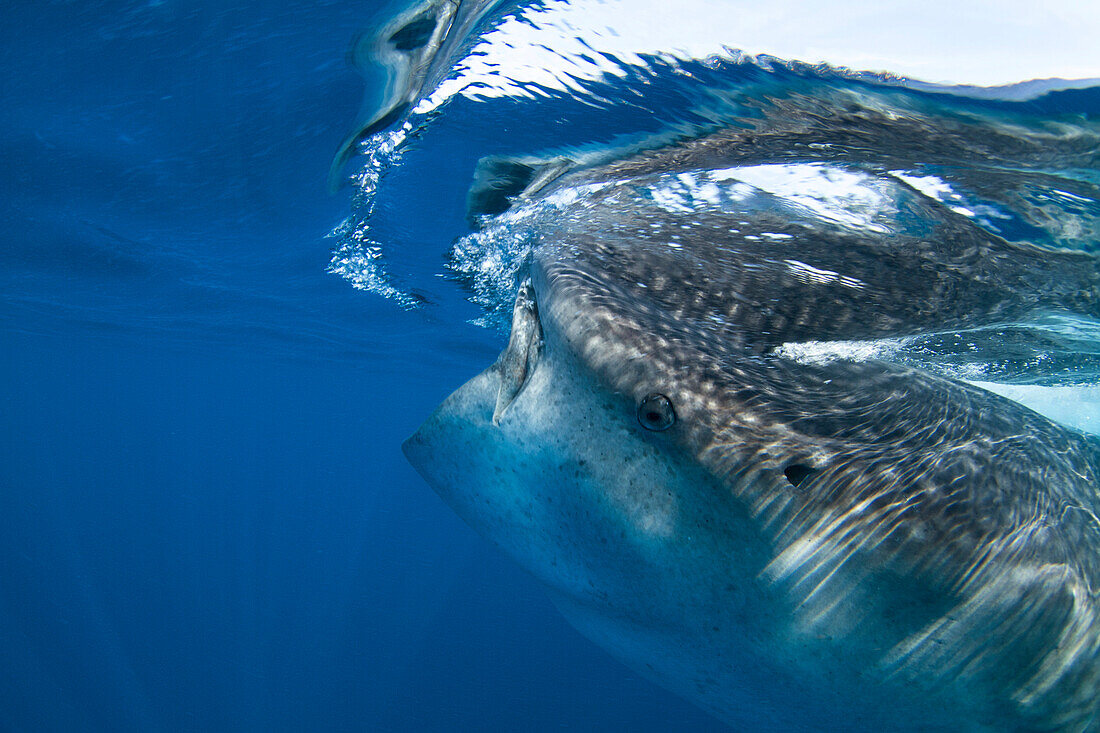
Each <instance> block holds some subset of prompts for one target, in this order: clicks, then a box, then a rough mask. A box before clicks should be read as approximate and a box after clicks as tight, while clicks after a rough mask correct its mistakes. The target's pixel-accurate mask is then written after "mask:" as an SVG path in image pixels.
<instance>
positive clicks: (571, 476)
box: [404, 173, 1100, 731]
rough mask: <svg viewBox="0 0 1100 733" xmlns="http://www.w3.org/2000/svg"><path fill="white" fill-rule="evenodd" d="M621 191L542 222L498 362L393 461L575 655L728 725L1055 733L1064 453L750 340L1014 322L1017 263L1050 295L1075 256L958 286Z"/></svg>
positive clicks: (928, 248)
mask: <svg viewBox="0 0 1100 733" xmlns="http://www.w3.org/2000/svg"><path fill="white" fill-rule="evenodd" d="M586 175H587V174H586ZM631 175H632V176H634V177H632V178H630V179H629V180H626V181H625V182H624V183H623V185H618V184H608V187H607V188H605V189H602V190H601V191H600V192H599V193H598V195H596V196H594V197H590V198H588V199H586V200H585V201H584V202H583V204H581V205H577V206H575V207H574V208H568V207H567V208H566V209H564V210H559V211H558V215H557V216H556V218H555V220H554V222H553V224H551V225H547V226H545V227H544V229H543V231H542V237H541V239H540V243H539V244H538V245H537V246H535V248H534V250H533V251H532V252H531V255H530V269H529V278H530V279H529V282H528V283H527V284H525V285H524V286H523V287H521V289H520V292H519V295H518V297H517V299H516V302H515V306H514V309H513V319H512V332H511V337H510V340H509V343H508V346H507V347H506V348H505V350H504V352H503V353H502V354H501V356H500V358H499V359H498V360H497V361H496V362H495V363H494V364H493V365H491V366H490V367H489V368H488V369H487V370H486V371H484V372H482V373H481V374H479V375H478V376H476V377H474V378H473V379H472V380H471V381H469V382H468V383H467V384H465V385H464V386H462V387H461V388H460V389H458V390H457V391H456V392H455V393H454V394H452V395H451V396H450V397H449V398H447V399H446V400H445V401H444V402H443V403H442V404H441V405H440V406H439V408H438V409H437V410H436V411H435V412H434V414H432V415H431V416H430V417H429V418H428V419H427V421H426V422H425V423H424V424H423V426H422V427H421V428H420V429H419V430H418V431H417V433H416V434H415V435H413V436H412V437H411V438H410V439H409V440H408V441H407V442H406V443H405V445H404V450H405V453H406V455H407V456H408V458H409V460H410V462H411V463H412V464H413V466H414V467H415V468H416V469H417V470H418V471H419V472H420V473H421V474H422V475H423V476H424V478H425V479H426V480H427V481H428V483H429V484H430V485H431V486H432V487H433V488H435V490H436V491H437V492H438V493H439V494H440V495H441V496H442V497H443V499H444V500H445V501H447V502H448V503H449V504H450V505H451V506H452V507H453V508H454V510H455V511H456V512H457V513H458V514H459V515H460V516H461V517H462V518H463V519H464V520H465V521H466V522H468V523H469V524H470V525H471V526H472V527H473V528H474V529H475V530H477V531H478V532H479V533H480V534H481V535H483V536H484V537H486V538H487V539H489V540H490V541H492V542H493V543H495V544H496V545H498V546H499V547H500V548H501V549H502V550H503V551H505V552H506V553H508V554H509V555H511V556H512V557H513V558H515V559H516V560H517V561H518V562H519V563H520V564H521V565H523V566H524V567H525V568H526V569H528V570H529V571H530V572H531V573H532V574H534V575H535V576H536V577H537V578H538V579H539V580H541V581H542V582H543V583H544V584H545V585H546V587H547V589H548V591H549V592H550V594H551V597H552V598H553V600H554V601H555V603H556V604H557V605H558V607H559V608H560V609H561V610H562V612H563V613H564V614H565V615H566V617H567V618H568V619H569V620H570V621H571V622H572V623H573V624H574V625H576V626H577V627H578V628H579V629H580V630H581V631H582V632H583V633H585V634H586V635H588V636H589V637H590V638H592V639H593V640H595V641H597V642H598V643H600V644H601V645H603V646H604V647H605V648H607V649H608V650H610V651H611V652H612V653H613V654H615V655H616V656H618V657H619V658H620V659H622V660H623V661H624V662H626V663H627V664H628V665H630V666H632V667H633V668H635V669H637V670H638V671H639V672H641V673H642V674H645V675H647V676H648V677H650V678H651V679H654V680H655V681H657V682H658V683H660V684H662V685H664V686H666V687H668V688H670V689H672V690H674V691H676V692H678V693H680V694H682V695H683V696H685V697H687V698H689V699H691V700H693V701H694V702H696V703H697V704H699V705H700V706H702V707H704V708H705V709H708V710H710V711H711V712H713V713H714V714H716V715H717V716H719V717H721V718H722V719H724V720H726V721H729V722H731V723H734V724H737V725H741V726H752V727H753V728H754V729H761V728H770V729H775V730H790V729H796V728H797V729H814V730H827V729H836V728H837V727H838V725H842V726H843V727H844V728H845V729H848V730H885V729H889V730H936V729H942V730H988V731H993V730H1024V729H1026V730H1084V729H1086V728H1087V726H1088V725H1090V724H1092V723H1091V721H1093V720H1094V718H1095V715H1096V709H1097V693H1096V690H1097V689H1100V662H1098V660H1100V616H1098V608H1097V597H1096V593H1097V589H1098V588H1100V554H1098V553H1097V552H1096V548H1098V547H1100V521H1098V520H1097V516H1100V506H1098V501H1097V493H1096V486H1097V470H1096V452H1095V448H1094V446H1093V444H1092V443H1091V441H1090V440H1089V439H1087V438H1086V437H1085V436H1083V435H1081V434H1078V433H1075V432H1073V431H1070V430H1068V429H1065V428H1062V427H1060V426H1058V425H1056V424H1054V423H1052V422H1050V421H1048V420H1046V419H1045V418H1043V417H1042V416H1040V415H1038V414H1036V413H1033V412H1031V411H1029V410H1027V409H1025V408H1023V407H1022V406H1020V405H1018V404H1016V403H1013V402H1010V401H1007V400H1004V399H1002V398H1000V397H997V396H995V395H993V394H991V393H988V392H985V391H983V390H981V389H978V388H975V387H972V386H969V385H966V384H964V383H961V382H956V381H953V380H950V379H947V378H944V377H941V376H936V375H933V374H931V373H929V372H926V371H922V370H920V369H915V368H910V367H906V366H902V365H898V364H892V363H887V362H883V361H876V360H864V361H851V360H844V359H835V360H823V361H821V360H805V359H799V358H795V357H793V356H791V354H790V353H789V352H788V351H785V350H784V349H783V348H781V345H782V344H783V343H784V341H785V340H786V339H787V337H788V336H789V335H791V334H793V335H795V336H797V337H799V338H805V337H806V336H807V335H811V334H818V335H820V336H821V337H822V338H825V339H829V338H851V337H856V338H865V337H877V336H882V335H888V334H891V333H905V332H907V331H906V329H907V328H908V329H919V328H923V327H925V325H927V323H929V322H930V319H932V318H938V319H940V320H942V321H944V322H948V323H953V324H955V325H959V326H968V325H973V324H974V323H976V322H981V321H982V320H983V319H985V320H986V321H990V320H995V319H996V318H1000V317H1004V316H1005V314H1009V315H1013V314H1016V313H1018V312H1019V310H1020V309H1021V308H1024V307H1026V306H1035V305H1036V299H1035V298H1031V299H1027V298H1021V297H1018V296H1019V295H1020V294H1019V292H1018V291H1014V290H1013V288H1016V287H1022V285H1020V283H1021V282H1022V280H1021V278H1018V277H1015V274H1016V273H1018V272H1019V271H1020V270H1021V269H1028V270H1029V272H1031V273H1032V274H1031V276H1030V279H1029V280H1028V281H1027V282H1026V283H1025V285H1027V286H1030V284H1032V283H1034V282H1036V281H1038V280H1039V279H1041V278H1042V277H1044V276H1045V277H1047V278H1049V281H1050V282H1051V283H1058V282H1063V283H1065V282H1067V279H1066V278H1068V277H1069V276H1068V275H1066V273H1071V272H1074V271H1078V272H1079V273H1080V271H1082V270H1084V269H1086V268H1082V267H1081V265H1082V263H1083V262H1084V260H1083V259H1081V258H1080V257H1077V256H1076V255H1072V254H1070V253H1065V254H1064V255H1054V254H1047V255H1046V256H1045V258H1044V259H1043V260H1042V267H1038V266H1037V263H1038V262H1039V261H1040V260H1039V259H1038V258H1037V257H1036V256H1035V253H1030V252H1027V251H1024V250H1019V251H1016V250H1012V249H1011V248H1008V247H1007V245H1004V247H1005V249H1003V251H999V252H994V251H992V248H993V247H994V246H996V245H995V243H990V242H984V243H983V245H982V246H984V247H986V250H985V251H986V252H987V254H990V255H991V256H990V257H989V259H988V260H983V261H982V262H981V263H980V265H973V264H972V260H971V259H966V258H970V257H972V254H973V251H974V249H975V243H974V240H973V238H971V239H967V238H966V237H965V236H963V235H962V234H959V233H957V232H956V233H955V234H954V235H953V236H950V237H946V236H942V237H937V236H936V233H935V232H933V233H932V235H930V236H928V238H927V239H925V240H922V241H920V242H917V243H916V244H911V243H907V242H905V241H903V240H904V237H905V236H906V235H905V234H904V233H902V234H898V235H896V236H895V237H894V238H893V239H890V240H882V241H880V242H878V243H876V241H877V240H874V241H872V240H867V239H862V240H859V242H858V247H857V246H855V245H851V246H848V245H850V244H851V242H850V241H848V240H846V239H845V237H848V236H849V235H848V234H846V233H845V232H843V231H840V230H839V229H821V228H818V229H811V228H810V227H809V226H808V225H804V224H803V223H800V222H799V220H798V219H797V218H796V217H792V216H784V217H777V216H776V215H775V211H774V209H772V208H770V204H768V205H764V204H760V203H759V202H756V203H753V201H751V200H748V199H746V197H744V196H742V198H741V199H739V201H740V205H741V207H742V208H740V209H739V210H736V211H732V212H731V211H728V210H727V211H717V210H716V211H710V212H703V213H700V211H698V210H694V211H690V212H686V213H683V214H678V213H676V212H675V211H670V210H668V209H667V208H665V209H660V210H657V209H654V208H653V207H652V206H649V207H648V208H647V206H648V205H647V203H646V202H651V201H652V199H653V197H652V196H651V195H650V192H651V190H652V188H653V185H655V184H653V185H651V184H652V181H651V180H650V179H648V178H646V177H645V176H646V175H648V173H643V174H642V175H641V176H638V175H635V174H634V173H632V174H631ZM745 175H746V176H748V175H750V174H749V173H746V174H745ZM752 175H758V174H757V173H752ZM647 187H648V189H647ZM754 207H755V208H754ZM734 225H736V226H734ZM677 232H678V233H679V234H675V235H674V234H672V233H677ZM767 232H770V233H772V234H773V235H774V236H775V237H776V238H778V237H779V236H780V235H782V237H783V240H782V241H783V242H784V243H785V249H783V254H782V257H781V258H777V257H776V255H775V254H774V253H775V249H774V246H775V245H768V246H769V247H771V249H768V250H765V249H763V247H764V245H762V244H760V242H761V239H762V234H763V233H767ZM899 241H900V242H901V245H904V246H899ZM842 245H843V246H842ZM875 247H877V248H878V249H874V248H875ZM837 252H841V253H847V254H846V255H838V254H837ZM853 252H855V254H856V255H857V256H853V255H852V253H853ZM913 252H920V253H921V255H920V256H921V257H924V258H925V261H924V262H922V263H920V266H919V267H912V268H911V269H912V270H913V271H914V274H913V277H912V279H911V280H907V279H906V278H907V274H906V273H907V271H906V269H905V267H906V265H905V258H912V257H913V256H914V255H913ZM829 258H832V259H829ZM891 262H894V263H897V267H893V268H891V267H890V263H891ZM930 262H931V264H933V265H939V266H937V267H930V266H928V265H929V263H930ZM990 262H992V263H993V264H990ZM792 263H794V264H792ZM884 263H886V264H885V265H884ZM884 266H885V267H887V268H888V269H893V271H894V277H892V278H890V279H889V280H888V281H887V282H886V283H885V284H882V282H883V279H882V278H881V277H876V271H877V270H878V269H881V268H883V267H884ZM769 268H770V269H769ZM861 268H862V269H861ZM997 268H1000V270H999V271H998V270H997ZM1088 272H1090V273H1093V274H1094V273H1095V266H1094V265H1092V266H1091V269H1090V270H1088ZM841 273H844V274H841ZM1064 275H1065V277H1063V276H1064ZM1077 276H1078V277H1084V276H1085V275H1081V274H1078V275H1077ZM1089 276H1090V277H1092V276H1094V275H1089ZM1064 289H1065V292H1066V293H1068V295H1067V296H1066V297H1067V298H1082V297H1084V296H1082V294H1081V293H1082V291H1081V289H1080V288H1077V287H1071V286H1069V285H1064ZM1061 292H1062V291H1060V290H1059V287H1058V286H1057V285H1055V284H1052V285H1051V286H1050V287H1049V288H1046V289H1045V291H1044V296H1043V297H1046V298H1051V299H1054V298H1057V297H1059V294H1060V293H1061ZM1021 304H1023V305H1021ZM1038 305H1040V306H1043V305H1044V304H1043V303H1039V304H1038ZM838 721H843V723H842V724H841V723H839V722H838Z"/></svg>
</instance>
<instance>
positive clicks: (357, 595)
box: [0, 0, 720, 731]
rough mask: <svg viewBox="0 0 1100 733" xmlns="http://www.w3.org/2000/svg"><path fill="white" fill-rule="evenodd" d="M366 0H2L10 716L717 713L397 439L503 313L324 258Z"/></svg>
mask: <svg viewBox="0 0 1100 733" xmlns="http://www.w3.org/2000/svg"><path fill="white" fill-rule="evenodd" d="M378 12H379V7H378V6H377V5H376V4H371V3H354V2H339V3H333V2H289V3H288V2H276V1H275V0H269V2H266V3H265V2H255V3H249V4H233V3H224V2H211V1H207V2H202V1H201V0H200V1H199V2H186V3H184V2H178V1H177V0H160V1H159V2H156V1H154V2H140V3H139V2H133V3H128V2H110V3H100V2H34V3H31V2H23V3H8V4H7V5H6V6H5V11H4V15H5V19H4V22H3V23H2V24H0V62H2V63H0V99H3V102H4V103H3V104H2V105H0V161H2V163H3V164H2V165H0V730H3V731H100V730H102V731H157V730H165V731H177V730H196V731H197V730H202V731H230V730H232V731H237V730H263V731H277V730H287V731H296V730H371V731H375V730H380V731H420V730H429V731H430V730H436V731H513V730H529V731H550V730H554V731H557V730H563V729H566V730H581V731H587V730H628V729H629V730H635V731H669V730H719V729H720V726H719V725H718V724H717V723H714V722H713V721H711V720H710V719H709V718H707V717H706V716H704V715H702V714H701V713H699V712H697V711H695V710H694V709H693V708H691V707H690V706H687V705H686V704H684V703H682V702H680V701H678V700H677V699H675V698H673V697H671V696H669V695H668V694H667V693H664V692H662V691H660V690H658V689H657V688H655V687H653V686H651V685H649V684H648V683H646V682H644V681H642V680H640V679H638V678H637V676H636V675H634V674H632V673H631V672H629V671H627V670H626V669H624V668H622V667H621V666H619V665H618V664H617V663H615V662H614V661H612V660H611V659H610V658H609V657H607V656H606V655H605V654H604V653H603V652H602V651H600V650H599V649H597V648H596V647H594V646H593V645H591V644H590V643H589V642H587V641H585V640H584V639H582V638H581V637H580V636H579V635H577V634H576V633H575V632H573V631H572V630H571V629H570V628H569V627H568V626H567V625H566V624H565V623H564V621H562V620H561V619H560V618H559V616H558V615H557V613H556V611H555V610H554V609H553V608H552V607H551V606H550V604H549V602H548V601H547V600H546V599H545V598H544V597H543V595H542V592H541V590H540V588H539V587H538V585H537V584H536V583H535V582H534V581H533V580H531V579H530V578H529V577H528V576H527V575H525V574H524V573H523V572H522V571H521V570H519V569H518V568H517V567H515V566H514V565H513V564H512V563H511V562H510V561H508V560H507V559H506V558H504V557H502V556H500V555H498V554H497V553H496V552H495V551H494V550H493V549H492V548H491V547H489V546H488V545H487V544H486V543H484V542H483V541H482V540H481V539H479V538H478V537H477V536H475V535H474V534H473V533H472V532H471V531H470V530H469V529H468V528H466V527H465V525H463V524H462V523H461V522H459V521H458V520H457V519H456V518H455V517H454V516H453V515H452V514H451V513H450V511H449V510H448V509H447V508H446V507H445V506H444V505H443V504H442V503H441V502H440V501H439V500H438V499H437V498H436V497H435V495H434V494H432V493H431V491H430V490H429V489H428V488H427V486H426V485H424V483H423V482H422V481H421V480H420V479H419V478H418V477H417V476H416V475H415V474H414V473H413V472H412V471H411V469H409V468H408V467H407V465H406V464H405V462H404V460H403V458H402V456H401V454H400V451H399V445H400V441H401V440H402V439H403V438H404V437H405V436H407V435H408V434H409V433H411V432H412V430H413V429H414V428H415V426H416V425H417V423H418V422H419V421H420V420H421V419H422V418H423V417H424V416H425V415H427V413H428V412H429V410H430V409H431V408H432V407H433V406H434V405H435V404H436V403H437V402H438V400H439V399H440V398H442V397H443V396H444V395H445V394H446V393H447V392H448V391H449V390H450V389H452V388H454V387H455V386H457V385H458V384H459V383H461V381H463V380H464V379H466V378H468V377H469V376H470V375H472V374H473V373H474V372H475V371H476V370H478V369H480V368H482V367H483V366H484V365H486V364H488V363H489V362H490V361H491V360H492V358H493V357H494V354H495V351H496V350H497V349H499V347H500V345H501V344H500V343H499V342H500V338H499V336H497V335H496V334H493V333H491V332H488V331H484V330H480V329H476V328H473V327H469V326H465V327H463V328H462V329H461V330H458V329H456V328H455V327H454V326H450V325H449V326H446V327H443V326H442V325H441V323H442V321H441V320H440V319H439V318H437V317H435V316H433V309H432V308H429V309H426V310H423V311H419V312H413V313H407V312H403V311H401V310H399V309H397V308H396V306H394V305H393V304H391V303H388V302H386V301H383V300H381V299H379V298H376V297H374V296H368V295H364V294H361V293H358V292H356V291H354V290H352V289H351V288H350V287H349V286H348V284H347V283H346V282H344V281H342V280H341V279H339V278H337V277H335V276H332V275H329V274H326V273H325V272H324V268H325V265H326V263H327V261H328V256H329V251H330V249H331V247H332V241H331V240H325V239H323V235H324V234H325V233H326V232H328V231H329V230H330V229H331V228H332V227H333V226H334V225H335V224H336V223H338V222H339V221H340V220H341V219H343V218H344V217H345V216H346V215H347V214H348V212H349V202H348V195H347V193H344V194H340V195H336V196H330V195H329V194H327V193H326V192H325V189H324V183H325V177H326V174H327V169H328V165H329V161H330V159H331V156H332V154H333V153H334V152H335V150H336V148H337V146H338V144H339V142H340V141H341V139H342V138H343V136H344V135H345V133H346V132H347V130H348V129H349V128H350V126H351V124H352V121H353V119H354V117H355V113H356V110H357V109H358V107H359V103H360V99H361V98H362V96H363V87H362V82H361V80H360V79H359V77H358V76H357V75H356V74H355V73H353V72H352V71H351V70H350V69H349V68H348V67H347V65H346V63H345V61H344V51H345V49H346V48H347V46H348V44H349V42H350V39H351V38H352V36H353V34H354V33H355V32H356V31H357V30H359V29H361V28H363V27H364V26H369V25H370V23H371V22H372V19H375V18H376V16H377V15H378ZM455 145H456V146H459V147H460V146H461V141H460V140H456V141H455ZM424 185H425V186H426V187H429V188H428V189H427V190H426V191H422V192H421V194H422V195H425V196H430V195H431V189H430V186H432V185H433V184H432V182H430V181H426V182H425V183H424ZM441 195H442V193H441ZM452 198H453V196H452ZM456 215H461V212H460V211H458V212H456ZM443 249H444V247H440V248H439V249H438V250H437V253H435V254H432V255H430V256H431V257H435V258H437V259H438V257H439V255H438V252H439V251H442V250H443ZM426 256H429V255H426ZM444 292H445V291H444ZM440 297H441V298H445V297H447V296H440ZM449 297H452V298H453V301H452V302H441V303H437V304H436V305H435V306H433V308H434V309H435V312H436V313H438V312H439V311H440V310H441V309H447V308H454V309H459V310H461V308H463V307H465V308H469V307H468V306H463V305H462V303H461V300H460V296H459V295H458V294H457V293H455V294H453V295H452V296H449ZM452 320H453V319H452Z"/></svg>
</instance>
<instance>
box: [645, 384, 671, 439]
mask: <svg viewBox="0 0 1100 733" xmlns="http://www.w3.org/2000/svg"><path fill="white" fill-rule="evenodd" d="M638 422H640V423H641V424H642V427H643V428H645V429H646V430H656V431H658V432H659V431H661V430H668V429H669V428H671V427H672V424H673V423H674V422H676V412H675V410H673V409H672V403H671V402H669V400H668V397H665V396H664V395H663V394H657V393H656V392H654V393H653V394H650V395H646V398H645V399H644V400H642V401H641V402H640V403H639V404H638Z"/></svg>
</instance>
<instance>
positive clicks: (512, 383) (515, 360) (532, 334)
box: [493, 282, 542, 425]
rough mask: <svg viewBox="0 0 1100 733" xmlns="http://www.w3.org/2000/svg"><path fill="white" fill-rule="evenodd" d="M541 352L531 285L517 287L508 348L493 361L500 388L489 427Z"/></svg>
mask: <svg viewBox="0 0 1100 733" xmlns="http://www.w3.org/2000/svg"><path fill="white" fill-rule="evenodd" d="M541 349H542V327H541V326H540V325H539V309H538V305H537V304H536V302H535V290H534V288H533V287H531V283H529V282H527V283H524V284H523V285H522V286H520V289H519V293H517V294H516V304H515V306H514V307H513V308H512V334H511V336H510V337H509V339H508V347H507V348H506V349H505V350H504V353H502V354H501V355H500V358H499V359H497V363H496V369H497V371H498V372H499V373H500V388H499V389H498V391H497V402H496V406H495V407H494V408H493V425H499V424H500V418H501V416H502V415H503V414H504V411H505V410H506V409H508V406H509V405H511V404H512V400H514V399H515V398H516V395H518V394H519V392H520V390H521V389H523V385H524V383H526V382H527V377H528V375H529V374H530V373H531V372H532V371H533V370H534V368H535V363H536V362H537V361H538V357H539V352H540V351H541Z"/></svg>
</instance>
